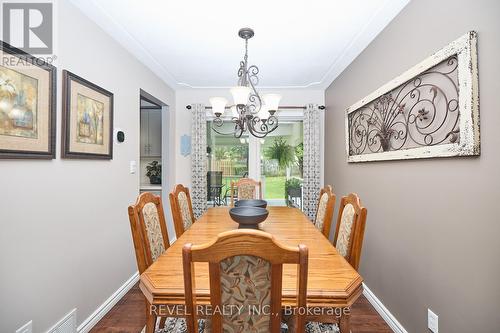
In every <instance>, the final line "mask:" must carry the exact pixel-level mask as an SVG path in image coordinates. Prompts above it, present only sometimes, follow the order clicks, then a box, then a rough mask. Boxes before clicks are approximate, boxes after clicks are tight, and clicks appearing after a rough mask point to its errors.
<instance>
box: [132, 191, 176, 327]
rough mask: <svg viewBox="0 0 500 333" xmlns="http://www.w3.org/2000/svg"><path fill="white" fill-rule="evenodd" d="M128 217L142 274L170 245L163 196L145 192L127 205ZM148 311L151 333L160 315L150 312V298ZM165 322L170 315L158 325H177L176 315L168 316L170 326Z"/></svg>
mask: <svg viewBox="0 0 500 333" xmlns="http://www.w3.org/2000/svg"><path fill="white" fill-rule="evenodd" d="M128 217H129V220H130V229H131V230H132V240H133V242H134V250H135V258H136V261H137V269H138V270H139V274H142V273H143V272H144V271H145V270H146V269H147V268H148V267H149V266H151V264H152V263H153V262H154V261H156V259H158V257H159V256H160V255H161V254H162V253H163V252H165V251H166V250H167V249H168V248H169V247H170V242H169V239H168V232H167V226H166V224H165V214H164V212H163V205H162V203H161V198H160V197H159V196H156V195H154V194H152V193H149V192H144V193H142V194H141V195H139V197H138V198H137V201H136V202H135V204H134V205H131V206H129V207H128ZM146 314H147V324H146V327H145V328H144V330H143V331H147V332H152V330H153V329H154V328H155V326H156V319H157V316H156V315H154V314H153V313H152V312H151V311H150V304H149V303H148V302H147V300H146ZM166 321H167V317H161V318H160V323H159V327H160V328H163V327H165V326H168V327H172V326H174V327H175V326H177V325H178V324H177V319H176V318H168V323H167V325H165V324H166ZM179 324H180V323H179ZM165 332H167V330H165ZM168 332H174V331H168Z"/></svg>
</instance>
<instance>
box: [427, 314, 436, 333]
mask: <svg viewBox="0 0 500 333" xmlns="http://www.w3.org/2000/svg"><path fill="white" fill-rule="evenodd" d="M438 326H439V317H438V315H437V314H435V313H434V312H432V311H431V309H427V327H428V328H429V329H430V330H431V331H432V332H434V333H439V327H438Z"/></svg>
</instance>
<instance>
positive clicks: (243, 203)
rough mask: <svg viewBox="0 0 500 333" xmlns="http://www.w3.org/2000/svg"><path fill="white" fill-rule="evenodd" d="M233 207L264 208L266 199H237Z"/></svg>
mask: <svg viewBox="0 0 500 333" xmlns="http://www.w3.org/2000/svg"><path fill="white" fill-rule="evenodd" d="M234 206H235V207H260V208H266V207H267V201H266V200H260V199H242V200H238V201H236V202H235V203H234Z"/></svg>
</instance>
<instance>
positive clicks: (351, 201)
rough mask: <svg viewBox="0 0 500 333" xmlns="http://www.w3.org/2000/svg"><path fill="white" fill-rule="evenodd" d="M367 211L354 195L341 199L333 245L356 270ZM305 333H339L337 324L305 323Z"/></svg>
mask: <svg viewBox="0 0 500 333" xmlns="http://www.w3.org/2000/svg"><path fill="white" fill-rule="evenodd" d="M366 214H367V210H366V208H365V207H362V206H361V202H360V200H359V197H358V195H357V194H355V193H351V194H349V195H348V196H345V197H342V199H341V201H340V208H339V214H338V220H337V226H336V230H335V237H334V240H333V244H334V246H335V248H336V249H337V252H338V253H339V254H340V255H342V256H343V257H344V258H345V259H346V260H347V261H348V262H349V264H351V266H352V267H353V268H354V269H355V270H358V268H359V259H360V256H361V246H362V244H363V236H364V233H365V224H366ZM305 332H306V333H325V332H339V328H338V326H337V323H320V322H308V323H306V330H305Z"/></svg>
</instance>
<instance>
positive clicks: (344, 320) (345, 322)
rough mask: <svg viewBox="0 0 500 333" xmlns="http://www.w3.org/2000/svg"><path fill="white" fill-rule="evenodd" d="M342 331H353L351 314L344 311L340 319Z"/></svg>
mask: <svg viewBox="0 0 500 333" xmlns="http://www.w3.org/2000/svg"><path fill="white" fill-rule="evenodd" d="M339 331H340V333H351V314H350V313H343V314H342V315H341V316H340V320H339Z"/></svg>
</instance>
